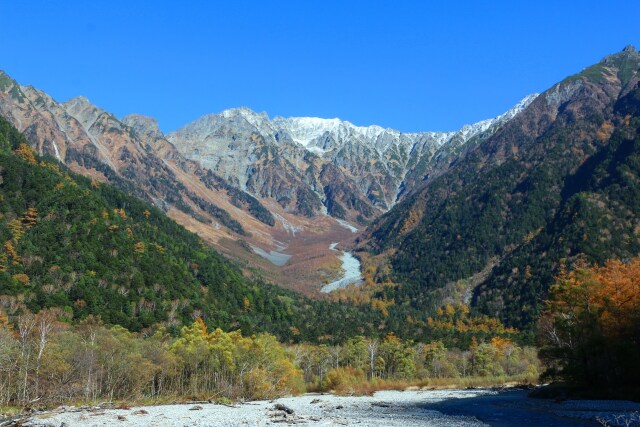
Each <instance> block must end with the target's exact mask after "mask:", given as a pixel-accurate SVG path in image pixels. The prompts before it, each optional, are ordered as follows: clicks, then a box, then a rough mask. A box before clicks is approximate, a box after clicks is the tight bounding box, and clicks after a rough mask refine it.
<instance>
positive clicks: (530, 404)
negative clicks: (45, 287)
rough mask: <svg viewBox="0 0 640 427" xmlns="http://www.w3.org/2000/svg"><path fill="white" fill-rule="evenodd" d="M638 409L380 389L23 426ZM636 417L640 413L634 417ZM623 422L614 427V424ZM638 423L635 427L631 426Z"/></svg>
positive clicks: (482, 422)
mask: <svg viewBox="0 0 640 427" xmlns="http://www.w3.org/2000/svg"><path fill="white" fill-rule="evenodd" d="M636 411H640V404H638V403H634V402H627V401H593V400H581V401H575V400H567V401H563V402H556V401H554V400H544V399H532V398H528V397H527V392H526V391H525V390H510V391H496V390H491V389H475V390H421V391H419V390H414V391H380V392H377V393H375V394H374V395H373V396H334V395H331V394H305V395H303V396H297V397H285V398H280V399H276V400H271V401H257V402H246V403H241V404H235V405H218V404H212V403H196V402H193V403H188V404H180V405H160V406H145V407H132V408H129V409H105V408H100V407H94V408H74V407H62V408H61V409H59V410H57V411H52V412H48V413H44V414H39V415H36V416H34V417H32V418H30V419H29V420H26V422H25V423H23V425H25V426H33V427H36V426H37V427H44V426H47V427H50V426H55V427H59V426H61V425H65V426H67V427H80V426H107V425H119V426H135V427H147V426H149V427H151V426H159V427H163V426H171V427H173V426H180V427H182V426H185V425H188V426H271V425H289V424H300V425H308V426H343V425H348V426H350V425H357V426H388V427H414V426H415V427H417V426H445V427H474V426H488V425H491V426H497V427H500V426H549V427H559V426H597V425H602V424H600V423H599V422H598V418H604V419H606V420H607V421H608V424H607V425H611V426H613V425H625V424H624V421H625V420H628V419H633V418H632V417H634V416H637V412H636ZM634 414H635V415H634ZM616 419H617V420H619V421H620V422H618V423H616V422H615V420H616ZM633 425H636V424H633Z"/></svg>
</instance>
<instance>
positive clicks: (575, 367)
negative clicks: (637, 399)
mask: <svg viewBox="0 0 640 427" xmlns="http://www.w3.org/2000/svg"><path fill="white" fill-rule="evenodd" d="M538 336H539V340H540V344H541V345H542V349H541V351H540V355H541V357H542V358H543V359H544V360H545V361H546V362H547V363H548V365H549V367H550V368H549V370H548V375H550V376H555V377H560V378H564V379H568V380H571V381H574V382H578V383H583V384H586V385H589V386H609V387H614V386H615V387H618V386H625V385H627V386H634V385H636V386H637V384H640V365H638V363H637V361H638V360H639V359H640V257H636V258H634V259H632V260H631V261H629V262H627V263H624V262H621V261H618V260H611V261H608V262H607V263H606V264H605V265H604V266H601V267H599V266H589V265H586V264H585V263H583V262H582V263H579V265H578V266H577V267H576V268H575V269H574V270H573V271H571V272H569V273H566V272H565V273H562V274H561V275H560V277H558V279H557V282H556V284H555V285H554V286H553V287H552V288H551V293H550V298H549V301H547V304H546V311H545V313H544V314H543V316H542V317H541V319H540V321H539V323H538Z"/></svg>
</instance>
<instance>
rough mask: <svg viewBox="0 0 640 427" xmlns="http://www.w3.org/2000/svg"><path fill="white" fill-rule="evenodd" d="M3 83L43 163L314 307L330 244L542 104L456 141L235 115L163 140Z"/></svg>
mask: <svg viewBox="0 0 640 427" xmlns="http://www.w3.org/2000/svg"><path fill="white" fill-rule="evenodd" d="M0 80H1V81H2V84H1V85H0V88H1V89H2V90H0V113H1V114H3V115H4V116H5V117H7V119H8V120H9V121H10V122H11V123H12V124H13V125H14V126H17V128H18V130H20V131H21V132H24V133H25V135H26V136H27V139H28V140H29V141H30V143H31V144H32V145H33V146H34V147H35V148H36V151H37V152H38V154H40V155H50V156H52V157H54V158H55V159H57V160H58V161H60V162H62V163H63V164H65V165H66V166H68V167H69V168H70V169H71V170H73V171H74V172H77V173H80V174H83V175H86V176H90V177H92V178H93V179H96V180H98V181H100V182H109V183H111V184H114V185H116V186H117V187H119V188H121V189H123V190H124V191H127V192H129V193H130V194H132V195H135V196H137V197H141V198H143V199H144V200H146V201H148V202H151V203H153V204H154V205H156V206H157V207H159V208H160V209H162V210H163V211H165V212H166V213H167V214H168V215H169V216H170V217H171V218H173V219H174V220H176V221H177V222H178V223H180V224H182V225H184V226H185V227H186V228H187V229H189V230H191V231H193V232H195V233H197V234H198V235H199V236H200V237H202V238H203V239H204V240H205V241H207V242H208V243H209V244H211V245H213V247H215V248H216V249H217V250H219V251H221V252H223V253H224V254H226V255H227V256H229V257H230V258H232V259H234V260H236V261H237V262H239V263H240V264H241V265H242V266H243V268H244V269H245V271H246V273H247V274H250V275H255V274H259V275H260V276H263V277H264V278H265V279H267V280H269V281H270V282H272V283H276V284H278V285H280V286H283V287H285V288H288V289H292V290H295V291H298V292H301V293H303V294H305V295H307V296H310V297H313V298H325V294H326V292H323V291H322V289H323V287H324V286H326V285H327V284H329V283H336V282H337V281H338V282H339V281H340V280H342V279H341V278H342V274H343V273H342V272H343V268H342V267H341V266H342V265H343V262H344V261H343V259H342V258H341V256H342V255H341V252H339V251H334V250H331V249H330V245H331V244H332V243H335V242H339V244H340V245H341V247H343V248H347V249H348V248H350V247H352V246H353V245H354V242H355V239H357V237H358V235H359V233H360V232H362V231H363V230H364V229H365V228H366V226H367V224H369V223H371V222H372V221H375V220H376V219H377V218H378V217H380V216H381V215H382V214H383V213H384V212H386V211H388V210H389V209H390V208H392V207H393V206H394V205H395V204H396V203H397V202H398V201H400V200H403V199H404V198H405V197H406V196H407V195H408V194H410V193H411V192H412V191H413V189H414V188H415V187H417V186H419V183H420V182H421V181H423V180H424V178H423V176H424V177H426V176H429V177H430V178H431V177H434V176H437V175H439V174H442V173H444V172H445V171H446V170H447V169H448V168H449V166H450V164H452V163H454V159H456V158H457V157H459V156H461V155H463V154H461V153H462V152H463V151H464V149H463V147H464V146H465V144H466V143H467V141H470V144H471V145H473V144H477V143H479V142H480V141H482V140H484V139H486V138H488V137H489V136H491V135H492V134H493V133H494V132H496V131H497V129H499V128H500V127H501V126H503V125H504V124H505V123H507V122H508V121H509V120H511V119H512V118H513V117H514V116H516V115H517V113H518V112H520V111H521V110H522V109H524V108H525V107H526V106H527V105H529V104H530V103H531V102H532V101H533V100H534V99H535V95H531V96H528V97H525V98H524V99H523V101H522V102H520V103H518V104H517V105H516V106H515V107H514V108H513V109H511V110H509V111H508V112H506V113H504V114H502V115H500V116H498V117H496V118H495V119H490V120H485V121H482V122H479V123H476V124H473V125H468V126H465V127H463V128H462V129H460V130H459V131H457V132H423V133H411V134H404V133H401V132H399V131H396V130H393V129H384V128H381V127H379V126H369V127H359V126H355V125H353V124H351V123H349V122H347V121H342V120H339V119H319V118H308V117H297V118H296V117H294V118H282V117H276V118H274V119H270V118H269V117H268V116H267V115H266V113H256V112H253V111H251V110H249V109H247V108H235V109H230V110H226V111H224V112H222V113H220V114H212V115H207V116H204V117H202V118H200V119H198V120H196V121H194V122H193V123H190V124H188V125H186V126H184V127H183V128H181V129H178V130H177V131H175V132H172V133H169V134H167V135H164V134H163V133H162V132H161V131H160V129H159V128H158V123H157V122H156V121H155V120H154V119H153V118H149V117H145V116H141V115H138V114H132V115H129V116H127V117H124V118H122V119H117V118H116V117H115V116H113V115H112V114H111V113H109V112H107V111H105V110H103V109H101V108H99V107H97V106H95V105H93V104H91V103H90V101H89V100H88V99H86V98H84V97H77V98H74V99H71V100H69V101H67V102H64V103H60V102H57V101H56V100H54V99H53V98H51V97H50V96H49V95H47V94H46V93H45V92H43V91H41V90H39V89H36V88H34V87H32V86H22V85H20V84H18V83H17V82H15V81H14V80H13V79H11V78H10V77H9V76H7V75H6V74H2V75H0ZM269 254H271V255H269ZM269 258H270V259H271V261H273V262H270V261H269ZM346 262H347V270H348V272H347V276H346V277H347V280H346V282H344V283H343V285H344V284H346V283H348V282H350V281H357V280H356V279H357V278H358V277H359V275H358V274H357V273H356V272H354V271H353V270H354V269H356V268H357V264H358V263H359V261H357V259H356V258H355V257H353V256H351V257H349V258H347V261H346ZM333 287H341V286H332V288H333ZM326 289H327V288H325V290H326Z"/></svg>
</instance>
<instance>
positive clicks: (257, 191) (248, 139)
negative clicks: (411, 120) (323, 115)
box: [0, 46, 640, 327]
mask: <svg viewBox="0 0 640 427" xmlns="http://www.w3.org/2000/svg"><path fill="white" fill-rule="evenodd" d="M639 70H640V54H638V52H637V51H636V50H635V48H633V47H632V46H628V47H627V48H625V49H624V50H623V51H622V52H619V53H617V54H614V55H611V56H608V57H606V58H605V59H603V60H602V61H601V62H599V63H598V64H596V65H594V66H591V67H589V68H586V69H585V70H583V71H582V72H581V73H578V74H576V75H574V76H571V77H568V78H567V79H565V80H564V81H562V82H560V83H558V84H556V85H554V86H553V87H551V88H550V89H548V90H547V91H545V92H544V93H542V94H540V95H537V94H533V95H529V96H526V97H525V98H523V100H522V101H520V102H519V103H518V104H517V105H515V106H514V107H513V108H512V109H510V110H509V111H507V112H505V113H504V114H502V115H499V116H497V117H496V118H494V119H489V120H485V121H482V122H479V123H476V124H473V125H468V126H464V127H463V128H462V129H460V130H458V131H456V132H421V133H402V132H399V131H397V130H393V129H385V128H381V127H379V126H369V127H361V126H355V125H353V124H351V123H350V122H347V121H342V120H339V119H320V118H310V117H293V118H282V117H276V118H273V119H270V118H269V117H268V116H267V114H266V113H256V112H254V111H251V110H249V109H247V108H235V109H230V110H226V111H223V112H222V113H219V114H211V115H206V116H203V117H201V118H199V119H197V120H195V121H194V122H192V123H189V124H187V125H185V126H183V127H182V128H180V129H178V130H176V131H174V132H171V133H169V134H167V135H164V134H163V133H162V132H161V131H160V130H159V127H158V124H157V122H156V121H155V120H154V119H152V118H149V117H145V116H142V115H135V114H134V115H130V116H127V117H124V118H122V119H118V118H116V117H115V116H114V115H112V114H110V113H109V112H107V111H105V110H103V109H101V108H99V107H97V106H95V105H93V104H91V103H90V102H89V101H88V100H87V99H86V98H84V97H78V98H73V99H71V100H69V101H66V102H63V103H60V102H58V101H56V100H54V99H53V98H51V97H50V96H49V95H47V94H46V93H45V92H43V91H41V90H39V89H36V88H33V87H31V86H23V85H20V84H18V83H17V82H16V81H14V80H13V79H11V78H10V77H9V76H8V75H6V74H4V73H0V115H2V116H3V117H5V118H6V119H7V120H8V121H9V122H10V123H11V124H12V125H13V126H15V127H16V128H17V129H18V130H19V131H20V132H22V134H23V135H24V136H25V138H26V139H27V141H28V142H29V144H30V145H31V146H32V147H33V148H34V149H35V151H36V152H37V153H38V154H40V155H43V156H50V157H51V158H54V159H57V160H58V161H59V162H61V163H63V164H64V165H66V166H67V167H69V168H70V169H71V170H72V171H74V172H77V173H79V174H82V175H85V176H88V177H90V178H92V179H94V180H96V181H99V182H108V183H111V184H113V185H115V186H116V187H118V188H120V189H121V190H123V191H125V192H126V193H128V194H130V195H133V196H136V197H138V198H141V199H143V200H145V201H147V202H150V203H152V204H154V205H155V206H156V207H158V208H160V209H161V210H163V211H164V212H166V213H167V214H168V215H169V216H170V217H171V218H173V219H174V220H176V221H177V222H178V223H180V224H182V225H184V226H185V227H186V228H187V229H189V230H191V231H193V232H195V233H197V234H198V235H200V236H201V237H202V238H203V239H204V240H205V241H206V242H208V243H209V244H211V245H213V246H214V247H215V248H216V249H218V250H221V251H222V252H223V253H225V254H226V255H227V256H229V257H233V258H234V259H236V260H237V262H240V263H241V266H242V269H243V270H244V272H245V274H259V275H261V276H263V277H265V278H266V279H267V280H269V281H271V282H274V283H276V284H279V285H281V286H285V287H288V288H291V289H294V290H297V291H300V292H303V293H305V294H307V295H311V296H314V297H318V296H320V295H321V294H320V292H319V290H320V289H321V288H322V286H323V285H324V284H326V283H327V282H330V281H333V280H335V279H337V278H339V277H340V270H341V262H340V258H339V255H340V252H339V251H335V250H333V249H334V248H335V247H336V245H334V243H336V242H340V246H338V248H342V249H346V248H355V251H356V254H357V255H358V257H359V258H360V260H361V261H362V262H363V268H362V270H363V273H365V274H364V275H365V279H369V282H370V283H369V286H362V287H361V288H360V289H359V291H358V292H362V293H367V294H368V295H369V297H370V298H373V299H378V300H384V301H386V303H387V305H389V306H392V307H395V308H391V310H392V311H393V310H397V311H398V312H402V313H405V312H410V313H413V314H416V313H430V312H433V311H435V309H436V308H437V307H438V306H440V305H441V304H442V303H444V302H467V303H470V304H472V305H473V306H475V307H476V308H477V309H478V310H480V311H482V312H484V313H486V314H489V315H492V316H498V317H500V318H501V319H502V320H504V321H505V322H507V323H508V324H510V325H517V326H521V327H528V326H530V325H531V324H532V322H533V321H534V319H535V317H536V315H537V310H538V306H539V304H540V302H541V301H542V299H543V298H544V295H545V293H546V290H547V288H548V286H549V285H550V283H551V282H552V281H553V276H554V275H555V274H557V272H558V271H560V269H561V268H562V266H564V265H566V264H567V263H569V264H570V263H571V262H573V261H575V260H576V259H577V258H578V257H587V258H588V259H589V260H591V261H602V260H604V259H606V258H608V257H613V256H615V257H620V258H623V259H624V258H625V257H629V256H631V255H632V254H637V253H638V252H640V246H639V243H638V239H639V232H638V230H640V223H639V222H638V214H639V213H640V211H639V210H638V206H637V203H636V202H635V200H638V197H637V196H640V194H636V188H637V187H636V184H635V183H636V181H637V178H638V170H637V157H636V154H637V153H636V146H637V144H638V142H637V141H638V140H637V138H638V136H637V135H638V125H637V122H638V108H637V101H638V92H639V91H640V89H639V88H638V80H639V75H638V72H639ZM402 310H404V311H402ZM420 315H423V314H420Z"/></svg>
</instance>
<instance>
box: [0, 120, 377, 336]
mask: <svg viewBox="0 0 640 427" xmlns="http://www.w3.org/2000/svg"><path fill="white" fill-rule="evenodd" d="M0 242H1V243H2V246H1V248H0V308H2V309H3V310H4V311H5V312H7V313H8V314H9V315H15V314H17V313H19V312H20V311H21V310H25V309H27V310H32V311H38V310H39V309H41V308H44V307H59V308H60V309H62V310H63V312H64V313H65V316H66V317H67V318H69V319H72V318H73V319H75V320H80V319H83V318H85V317H87V316H89V315H94V316H100V317H101V318H102V320H103V321H105V322H107V323H110V324H119V325H122V326H125V327H127V328H129V329H131V330H141V329H144V328H147V327H151V326H154V325H163V326H165V327H168V328H173V329H174V330H175V329H176V328H177V327H178V326H181V325H184V324H189V323H191V322H192V321H193V319H194V318H195V317H202V318H203V319H204V320H205V322H206V323H207V324H208V325H209V326H211V327H222V328H224V329H226V330H229V329H241V330H242V331H243V333H246V334H252V333H255V332H256V331H261V330H266V331H270V332H272V333H275V334H277V335H278V336H279V337H280V338H281V339H283V340H317V339H318V337H320V336H324V337H325V339H329V340H333V339H338V340H340V339H343V338H345V337H346V336H352V335H354V334H359V333H371V332H372V329H371V328H372V325H373V324H377V323H378V322H379V318H380V316H379V314H377V313H376V312H374V311H371V310H369V311H367V310H359V311H356V310H355V309H353V308H351V307H347V306H342V305H337V304H331V303H322V302H311V301H309V300H307V299H305V298H303V297H301V296H298V295H296V294H293V293H291V292H288V291H285V290H283V289H281V288H278V287H276V286H272V285H267V284H264V283H256V282H252V281H250V280H248V279H246V278H245V277H243V275H242V273H241V272H240V270H239V269H238V268H237V267H236V266H234V265H232V264H231V263H229V262H228V261H227V260H225V259H224V258H223V257H222V256H220V255H219V254H217V253H216V252H214V251H213V250H212V249H210V248H209V247H208V246H207V245H206V244H205V243H204V242H203V241H202V240H201V239H199V238H198V237H197V236H196V235H195V234H193V233H190V232H188V231H187V230H185V229H184V228H183V227H182V226H180V225H178V224H177V223H175V222H174V221H173V220H171V219H169V218H168V217H166V216H165V215H164V214H163V213H162V212H161V211H160V210H158V209H157V208H154V207H152V206H151V205H149V204H146V203H144V202H142V201H140V200H138V199H137V198H134V197H131V196H127V195H125V194H124V193H122V192H121V191H119V190H117V189H115V188H113V187H112V186H110V185H108V184H100V183H99V182H97V181H95V180H90V179H88V178H84V177H81V176H78V175H76V174H73V173H71V172H69V171H68V170H66V168H64V167H61V166H60V165H59V164H58V163H56V162H54V161H53V159H52V158H48V159H44V160H42V159H39V158H37V157H36V156H35V155H34V153H33V151H32V149H31V148H29V146H28V145H27V143H26V140H25V139H24V137H23V136H22V135H20V134H19V133H18V132H17V131H16V130H15V129H14V128H12V127H11V126H10V125H9V124H8V123H7V122H6V121H5V120H4V119H2V118H0ZM353 324H358V325H361V327H358V328H353V327H350V326H348V325H353Z"/></svg>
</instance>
